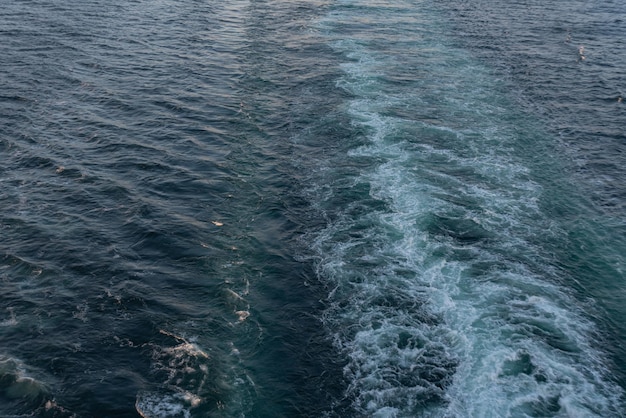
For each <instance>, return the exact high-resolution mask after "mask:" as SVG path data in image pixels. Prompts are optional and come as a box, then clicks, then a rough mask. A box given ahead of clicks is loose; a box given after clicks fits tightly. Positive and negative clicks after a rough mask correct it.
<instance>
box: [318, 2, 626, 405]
mask: <svg viewBox="0 0 626 418" xmlns="http://www.w3.org/2000/svg"><path fill="white" fill-rule="evenodd" d="M367 12H368V11H367V10H365V9H358V7H357V8H355V9H350V10H349V11H347V12H345V15H341V14H338V13H337V14H334V15H332V16H331V17H329V19H328V20H327V21H326V22H324V25H325V27H326V28H327V29H329V28H330V30H331V31H332V30H334V29H333V28H334V27H335V26H337V27H339V26H341V24H347V23H346V22H350V21H358V20H360V19H363V16H354V14H358V13H367ZM372 13H374V12H372ZM387 13H390V11H389V10H387ZM367 17H368V18H370V24H371V26H370V27H375V26H376V23H382V21H381V22H377V21H376V18H377V17H379V15H377V14H376V13H374V14H373V15H371V16H367ZM381 19H382V18H381ZM383 20H393V19H392V17H390V16H386V17H385V18H384V19H383ZM334 35H335V34H334V33H332V32H331V33H330V36H334ZM336 36H337V38H342V40H341V41H337V42H335V43H334V45H335V46H336V47H337V49H338V50H340V51H342V52H344V53H345V54H346V55H347V56H348V57H349V58H350V59H351V60H353V61H352V62H350V63H346V64H345V65H344V70H345V73H346V74H345V77H344V78H343V79H342V80H340V82H339V86H340V87H341V88H344V89H346V90H348V91H349V92H351V93H352V94H354V95H355V96H356V97H357V98H356V99H355V100H353V101H351V102H350V104H349V106H348V112H349V114H350V115H351V116H352V118H353V120H354V123H355V125H357V126H360V127H362V128H365V131H366V132H367V135H368V138H369V140H370V144H369V145H367V146H364V147H361V148H358V149H355V150H354V151H353V152H352V153H351V157H354V158H359V157H373V158H374V159H376V160H377V161H380V163H377V164H373V165H372V166H371V167H370V169H369V170H364V171H363V172H361V173H360V174H355V176H354V179H353V181H354V184H355V185H363V184H365V185H368V186H369V187H370V190H371V192H370V197H365V198H364V199H372V198H374V199H376V200H379V201H384V202H386V204H387V208H388V209H387V210H378V211H375V210H363V208H365V209H367V208H368V206H367V203H366V202H365V201H363V202H359V201H355V202H353V203H352V204H351V205H348V207H346V208H345V209H344V211H343V215H342V216H339V218H338V220H336V221H334V222H333V223H331V224H330V225H329V226H328V227H327V228H326V229H325V230H323V231H322V232H321V233H320V234H319V235H318V236H317V237H316V239H315V241H314V248H315V250H316V251H317V253H318V255H319V262H318V275H319V277H320V278H321V280H323V281H325V282H326V283H328V285H329V286H330V287H331V288H332V289H333V291H332V292H331V294H330V295H329V299H330V301H331V302H332V307H331V308H330V309H329V311H328V312H327V314H326V317H325V322H326V324H327V326H328V327H329V329H330V330H331V331H332V332H333V333H334V334H335V336H336V342H337V345H338V346H339V347H340V348H341V349H342V350H344V352H345V353H346V356H347V357H348V364H347V366H346V367H345V375H346V377H347V379H348V380H349V382H350V387H349V389H348V393H347V394H346V395H347V396H348V397H350V398H351V399H353V406H354V408H355V410H356V412H357V414H366V415H368V416H381V417H382V416H389V417H392V416H399V417H400V416H414V415H419V416H498V417H500V416H523V415H526V416H612V415H619V413H620V412H619V411H620V409H619V408H620V406H619V405H620V403H621V402H622V393H621V390H620V389H619V388H618V387H616V385H613V384H612V383H610V382H607V381H606V380H605V377H606V374H607V371H606V368H605V367H604V366H603V354H602V353H601V352H599V351H597V350H596V349H594V348H593V345H592V344H591V338H592V336H593V335H594V332H595V331H594V325H593V324H592V323H591V322H590V321H588V320H587V319H585V316H584V312H583V310H582V308H578V307H577V303H576V301H575V300H574V299H573V298H572V297H570V296H569V295H568V294H567V292H566V290H565V289H563V288H561V287H559V286H558V285H557V284H555V283H556V282H557V280H558V278H559V277H558V274H559V273H558V271H555V269H553V268H552V267H551V266H550V264H549V260H548V259H547V257H544V256H543V254H542V248H541V247H540V246H538V244H537V243H536V240H535V237H536V236H537V234H552V235H553V236H555V237H558V235H559V234H561V233H563V231H560V230H559V229H558V225H554V224H553V222H551V220H550V219H549V218H548V217H547V216H546V215H545V214H543V213H542V212H541V210H540V209H539V207H538V205H537V202H538V200H539V199H540V197H541V187H540V185H538V184H537V183H535V182H534V181H533V180H532V179H531V178H530V176H529V170H528V169H527V168H526V166H525V165H524V161H523V159H520V157H515V152H514V151H515V146H516V142H517V140H518V139H519V138H517V136H516V135H517V134H516V133H515V130H514V129H513V127H512V126H510V125H507V123H506V122H504V121H506V120H511V118H510V117H509V116H510V114H508V113H507V112H508V111H507V110H506V109H505V108H502V107H498V106H495V105H494V104H493V103H494V101H496V99H497V98H496V97H490V96H489V94H488V93H486V91H488V90H489V89H490V84H491V83H492V81H491V80H489V79H488V76H487V75H486V74H485V71H484V70H482V69H481V68H479V67H477V66H476V65H475V64H473V63H471V62H470V61H469V60H468V59H467V58H466V57H464V56H463V54H462V53H461V52H460V51H455V50H453V49H451V48H448V47H446V46H445V45H442V44H441V43H440V44H439V45H423V44H422V45H418V43H419V42H421V41H419V42H418V40H416V39H413V41H414V42H415V45H414V47H415V48H416V50H418V46H421V47H422V48H426V47H427V46H428V47H430V48H431V49H435V50H436V51H435V53H432V54H431V56H432V57H433V58H434V59H433V60H432V62H427V61H423V62H422V63H421V64H422V65H424V66H425V67H427V68H428V69H429V70H430V71H429V73H430V74H431V75H430V76H431V77H433V78H437V77H438V76H441V78H442V79H445V80H455V81H453V82H452V81H450V82H449V83H448V82H433V83H432V85H430V86H429V85H427V84H424V85H421V86H419V87H416V88H415V91H413V92H411V91H406V90H405V91H404V92H402V93H396V91H395V90H393V89H392V87H393V86H391V87H390V86H389V85H386V84H385V83H384V81H381V80H382V79H384V76H385V75H388V74H385V72H386V71H387V72H391V69H388V68H390V67H391V68H392V67H393V63H391V65H387V64H388V63H390V60H389V58H388V57H386V56H385V55H383V54H379V55H377V54H376V53H375V52H374V51H372V50H369V49H368V48H367V46H366V45H367V43H368V39H366V37H367V35H366V34H364V33H360V34H359V35H358V41H357V40H356V39H344V36H342V33H340V32H339V30H338V29H337V33H336ZM372 36H373V35H372ZM377 41H378V42H380V39H377ZM392 58H393V59H397V58H399V57H392ZM402 58H404V59H406V57H402ZM449 62H456V63H459V62H461V63H463V64H464V67H458V66H451V65H450V64H449ZM433 89H435V90H436V93H437V94H435V95H432V93H433V92H432V91H430V90H433ZM390 91H391V93H390ZM412 94H414V95H416V97H412ZM419 94H424V95H427V94H431V96H433V97H437V99H435V100H433V99H430V101H428V102H426V103H424V101H425V100H426V99H422V98H421V97H419ZM401 103H404V104H405V106H406V107H407V108H415V109H418V105H421V106H429V107H430V108H432V109H433V114H435V115H437V114H440V115H446V117H447V118H449V120H442V119H441V118H436V117H433V118H432V119H430V120H429V119H427V118H419V117H416V118H415V120H408V119H407V118H402V117H391V116H384V115H385V114H386V113H388V110H389V109H392V108H394V107H397V106H398V104H401ZM416 113H418V112H417V111H416ZM327 175H328V174H327ZM326 180H328V179H326ZM320 197H321V198H325V199H332V194H328V193H327V194H326V195H324V196H317V198H320ZM314 198H315V197H314Z"/></svg>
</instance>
